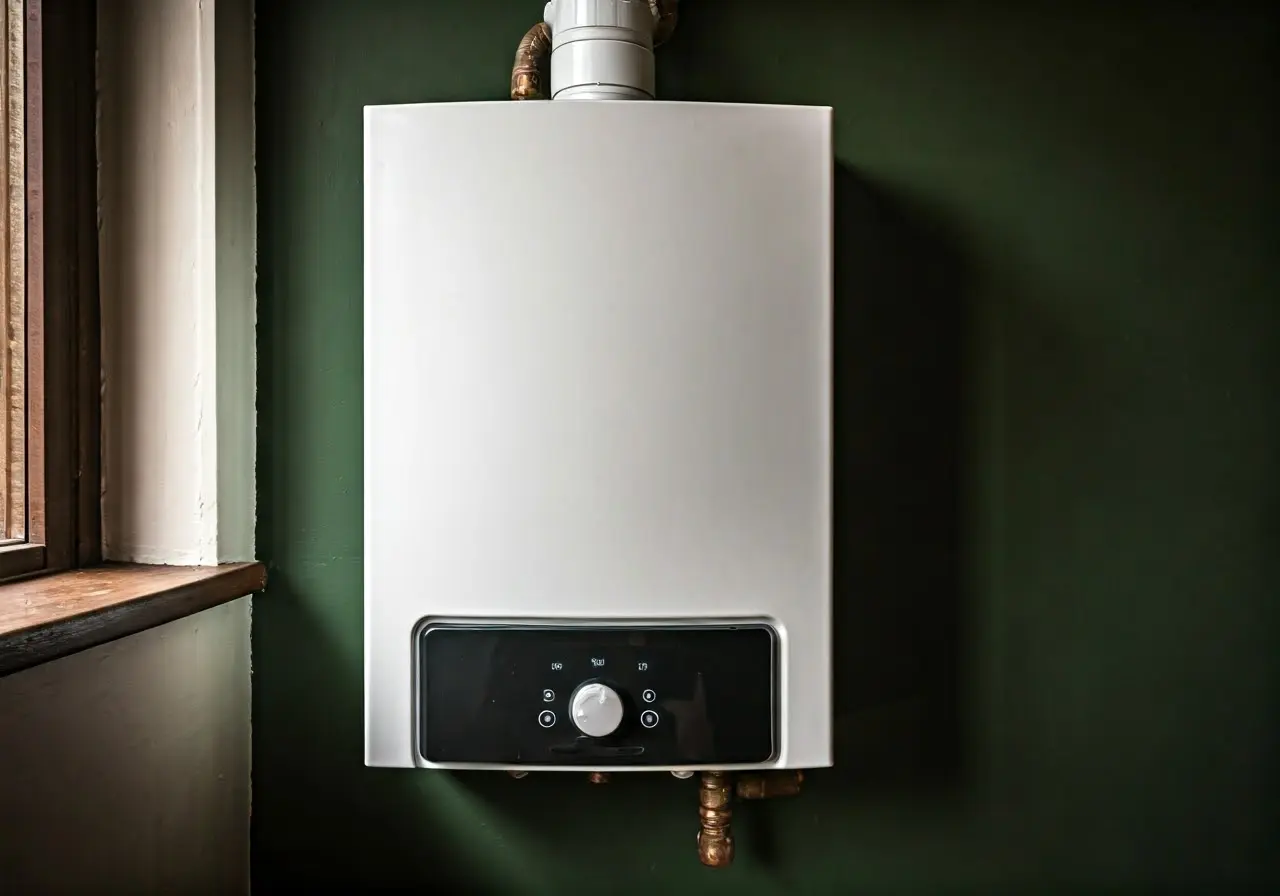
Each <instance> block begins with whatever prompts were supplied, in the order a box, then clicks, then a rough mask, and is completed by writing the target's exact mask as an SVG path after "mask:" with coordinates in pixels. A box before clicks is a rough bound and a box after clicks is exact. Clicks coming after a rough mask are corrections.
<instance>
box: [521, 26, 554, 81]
mask: <svg viewBox="0 0 1280 896" xmlns="http://www.w3.org/2000/svg"><path fill="white" fill-rule="evenodd" d="M550 61H551V26H550V25H548V24H547V23H546V22H539V23H538V24H536V25H534V26H533V27H532V28H530V29H529V30H528V31H526V32H525V35H524V37H522V38H520V46H519V47H517V48H516V61H515V64H514V65H513V66H512V67H511V98H512V99H513V100H541V99H546V98H547V91H546V90H544V89H543V88H544V86H545V87H546V88H548V90H549V89H550V85H549V84H547V83H546V82H547V73H548V68H549V63H550Z"/></svg>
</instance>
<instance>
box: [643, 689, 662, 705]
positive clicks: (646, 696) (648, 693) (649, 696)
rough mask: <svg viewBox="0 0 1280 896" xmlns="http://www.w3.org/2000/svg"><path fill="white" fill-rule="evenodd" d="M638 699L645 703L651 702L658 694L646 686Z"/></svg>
mask: <svg viewBox="0 0 1280 896" xmlns="http://www.w3.org/2000/svg"><path fill="white" fill-rule="evenodd" d="M640 699H642V700H643V701H644V702H645V703H652V702H653V701H654V700H657V699H658V695H657V694H655V693H654V692H653V690H652V689H649V688H646V689H645V692H644V693H643V694H641V695H640Z"/></svg>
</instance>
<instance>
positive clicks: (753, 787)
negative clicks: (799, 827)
mask: <svg viewBox="0 0 1280 896" xmlns="http://www.w3.org/2000/svg"><path fill="white" fill-rule="evenodd" d="M803 781H804V772H802V771H781V772H765V773H764V774H751V775H739V776H738V782H737V788H736V789H737V792H738V799H743V800H769V799H773V798H774V797H778V796H795V795H796V794H797V793H799V792H800V784H801V783H802V782H803Z"/></svg>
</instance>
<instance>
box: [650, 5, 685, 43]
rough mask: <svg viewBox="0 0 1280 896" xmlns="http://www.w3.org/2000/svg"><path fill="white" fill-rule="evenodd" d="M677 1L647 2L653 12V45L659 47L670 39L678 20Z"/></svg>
mask: <svg viewBox="0 0 1280 896" xmlns="http://www.w3.org/2000/svg"><path fill="white" fill-rule="evenodd" d="M679 5H680V3H679V0H649V9H650V10H651V11H652V12H653V45H654V47H660V46H662V45H663V44H665V43H666V42H667V41H669V40H670V39H671V33H672V32H673V31H675V30H676V21H677V20H678V19H679V17H680V16H679V11H678V9H677V7H678V6H679Z"/></svg>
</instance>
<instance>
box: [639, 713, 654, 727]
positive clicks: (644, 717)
mask: <svg viewBox="0 0 1280 896" xmlns="http://www.w3.org/2000/svg"><path fill="white" fill-rule="evenodd" d="M640 724H641V725H643V726H644V727H646V728H653V727H655V726H656V725H657V724H658V714H657V713H656V712H654V711H653V710H652V709H646V710H645V711H644V712H642V713H640Z"/></svg>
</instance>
